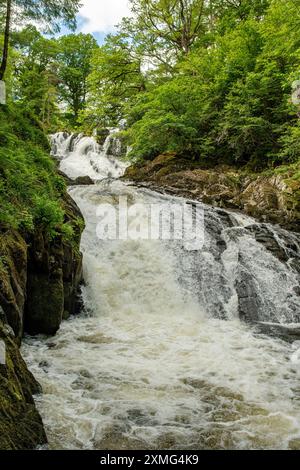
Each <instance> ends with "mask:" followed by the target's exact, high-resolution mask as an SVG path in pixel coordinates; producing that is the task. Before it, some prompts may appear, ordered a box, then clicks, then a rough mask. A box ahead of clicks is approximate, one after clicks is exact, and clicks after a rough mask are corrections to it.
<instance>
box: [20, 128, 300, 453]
mask: <svg viewBox="0 0 300 470" xmlns="http://www.w3.org/2000/svg"><path fill="white" fill-rule="evenodd" d="M67 140H68V143H66V141H67ZM53 142H54V153H56V154H57V155H59V156H60V159H61V169H62V170H63V171H65V172H66V173H67V174H68V176H70V177H72V178H74V177H77V176H80V175H86V174H89V175H90V176H91V177H92V178H94V179H95V180H100V179H101V177H102V181H98V183H97V184H96V185H92V186H76V187H72V188H71V189H70V194H71V196H72V197H73V198H74V200H75V201H76V202H77V204H78V205H79V207H80V208H81V210H82V212H83V215H84V217H85V220H86V230H85V232H84V234H83V238H82V251H83V254H84V275H85V287H84V288H83V299H84V304H85V312H84V313H83V314H82V315H80V316H78V317H73V318H71V319H70V320H68V321H66V322H64V323H63V325H62V327H61V330H60V331H59V333H58V334H57V336H56V337H55V338H52V339H46V338H43V337H38V338H27V339H26V341H25V344H24V346H23V354H24V356H25V358H26V360H27V362H28V364H29V366H30V367H31V370H32V372H33V373H34V375H35V376H36V377H37V379H38V380H39V381H40V383H41V384H42V386H43V390H44V394H43V395H42V396H40V397H38V398H37V404H38V407H39V410H40V412H41V414H42V416H43V419H44V422H45V425H46V429H47V432H48V438H49V443H50V447H51V448H59V449H61V448H64V449H139V448H143V449H150V448H151V449H153V448H158V449H164V448H167V449H170V448H176V449H178V448H186V449H202V448H225V449H228V448H237V449H238V448H241V449H253V448H255V449H260V448H265V449H268V448H298V449H299V448H300V385H299V384H300V383H299V372H300V359H299V356H300V355H299V347H300V342H299V341H294V342H285V341H282V340H280V339H278V338H274V337H271V336H267V335H265V334H261V333H259V332H258V331H257V330H256V329H255V328H254V327H253V326H251V325H250V324H246V323H243V322H241V321H240V319H239V316H243V315H245V317H246V318H247V319H248V320H249V316H251V315H254V318H253V320H258V321H269V322H270V321H271V322H298V321H299V318H300V298H299V296H298V295H297V289H296V288H297V285H298V284H299V275H298V274H297V271H296V270H294V269H293V266H292V261H293V256H294V257H296V256H297V255H298V250H299V245H297V244H298V238H297V237H296V236H294V235H293V234H287V233H286V232H284V231H281V230H279V229H275V228H272V227H270V226H267V225H262V226H260V225H259V224H255V222H254V221H253V220H251V219H249V218H247V217H244V216H239V215H237V214H233V213H228V212H226V211H221V210H217V209H213V208H209V207H207V206H203V208H204V210H205V221H206V230H205V244H204V247H203V248H202V250H199V251H186V250H185V249H184V246H183V244H182V242H180V241H169V242H167V241H163V240H156V241H155V240H144V241H141V240H140V241H133V240H124V241H122V240H115V241H108V240H107V241H103V240H102V241H101V240H99V239H98V238H97V236H96V225H97V222H98V219H97V217H96V210H97V207H98V205H99V204H101V203H105V202H110V203H112V204H117V202H118V196H119V195H122V196H124V195H127V198H128V201H129V202H130V204H134V203H136V202H144V203H151V202H161V201H166V200H167V201H174V200H176V201H177V200H178V198H173V197H170V196H165V195H160V194H157V193H154V192H152V191H150V190H145V189H141V188H140V189H138V188H135V187H132V186H130V185H126V184H125V183H123V182H121V181H118V180H112V179H111V178H110V179H103V178H104V177H105V176H106V177H107V176H112V175H113V176H115V177H117V176H119V174H121V173H122V171H121V169H123V171H124V168H125V167H124V166H123V165H124V164H122V162H120V161H117V162H116V163H118V165H119V166H118V168H119V170H118V171H116V173H112V174H110V171H111V170H110V164H108V163H107V162H105V161H104V159H105V158H107V157H106V154H107V151H108V150H106V153H105V152H104V151H103V149H100V150H99V148H98V147H96V144H95V142H94V141H93V139H90V138H85V137H83V136H78V137H77V138H74V137H70V136H67V135H64V136H63V137H62V135H61V134H59V135H57V136H54V137H53ZM106 145H107V147H106V149H108V144H107V142H106ZM116 160H117V159H116ZM110 161H111V160H110V159H109V162H110ZM95 162H96V165H97V166H96V168H97V169H98V171H96V170H95V169H94V165H95ZM99 175H100V176H99ZM272 230H273V231H275V232H276V237H277V242H278V246H279V247H280V249H281V250H282V252H284V253H287V258H289V261H287V262H282V261H280V260H279V259H278V258H277V257H275V256H274V255H273V254H272V252H271V251H270V249H268V250H267V249H266V246H265V245H264V244H263V243H261V242H260V241H257V239H256V238H258V236H257V233H258V232H259V236H260V237H262V235H261V233H260V232H261V231H263V236H265V231H267V232H268V233H270V231H272ZM285 237H288V242H285V241H284V240H285ZM282 256H283V255H282ZM224 319H226V321H224Z"/></svg>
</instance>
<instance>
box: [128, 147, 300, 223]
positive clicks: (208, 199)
mask: <svg viewBox="0 0 300 470" xmlns="http://www.w3.org/2000/svg"><path fill="white" fill-rule="evenodd" d="M299 174H300V169H299V166H297V165H293V166H289V167H287V166H284V167H278V168H276V169H274V170H272V171H265V172H261V173H254V172H250V171H248V170H245V169H238V168H234V167H230V166H226V165H219V166H216V167H213V168H211V167H210V168H205V167H203V166H202V167H201V165H200V164H197V163H195V162H191V161H190V160H187V159H184V158H179V157H178V156H177V155H176V154H174V153H166V154H163V155H160V156H158V157H157V158H155V159H154V160H153V161H150V162H144V163H138V164H135V165H132V166H130V167H129V168H128V169H127V171H126V173H125V176H124V178H125V179H128V180H131V181H134V182H136V183H139V184H144V183H145V184H146V186H147V187H151V188H152V189H154V190H157V191H161V190H164V191H166V192H167V193H169V194H173V195H178V196H183V197H187V198H189V199H195V200H198V201H202V202H204V203H205V204H209V205H212V206H214V207H222V208H227V209H230V210H237V211H241V212H243V213H245V214H246V215H249V216H251V217H254V218H256V219H257V220H258V221H261V222H270V223H272V224H279V225H280V226H282V227H283V228H285V229H287V230H291V231H295V232H299V231H300V177H299Z"/></svg>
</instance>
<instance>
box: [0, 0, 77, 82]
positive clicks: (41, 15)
mask: <svg viewBox="0 0 300 470" xmlns="http://www.w3.org/2000/svg"><path fill="white" fill-rule="evenodd" d="M5 3H6V14H5V31H4V45H3V52H2V61H1V66H0V80H3V79H4V75H5V72H6V68H7V60H8V48H9V41H10V34H11V22H12V14H13V13H15V15H17V17H19V18H21V19H33V20H38V21H41V22H42V24H43V26H44V28H45V29H47V28H48V29H50V28H53V29H54V30H56V31H57V30H59V23H60V22H61V21H63V22H64V23H65V24H67V25H68V26H69V27H71V28H75V14H76V12H77V11H78V8H79V4H80V0H6V2H5ZM14 7H15V11H13V10H14Z"/></svg>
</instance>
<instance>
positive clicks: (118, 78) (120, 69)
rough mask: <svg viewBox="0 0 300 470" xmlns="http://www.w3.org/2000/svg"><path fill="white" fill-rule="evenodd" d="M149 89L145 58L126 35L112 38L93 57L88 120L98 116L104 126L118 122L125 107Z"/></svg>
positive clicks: (109, 37)
mask: <svg viewBox="0 0 300 470" xmlns="http://www.w3.org/2000/svg"><path fill="white" fill-rule="evenodd" d="M145 87H146V84H145V76H144V74H143V73H142V62H141V57H140V56H139V54H138V52H137V51H136V49H135V47H134V45H133V44H132V43H131V42H130V40H129V38H128V37H126V35H124V34H122V33H120V34H116V35H109V36H108V37H107V38H106V41H105V44H104V45H103V46H101V47H100V48H99V49H97V50H96V51H95V52H94V55H93V58H92V70H91V74H90V76H89V90H90V97H89V105H90V108H89V109H88V110H87V113H86V117H89V118H90V117H91V115H93V114H95V113H96V114H97V119H98V121H102V122H103V124H107V123H114V124H116V123H118V121H119V120H120V119H121V118H122V117H123V112H122V110H123V107H124V106H125V105H126V103H128V102H129V101H130V99H131V98H134V97H135V96H136V95H137V94H138V93H140V92H143V91H145Z"/></svg>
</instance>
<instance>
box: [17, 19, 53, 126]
mask: <svg viewBox="0 0 300 470" xmlns="http://www.w3.org/2000/svg"><path fill="white" fill-rule="evenodd" d="M12 44H13V46H14V49H15V51H16V52H17V53H18V58H17V60H16V64H15V74H14V82H13V85H14V88H13V91H14V95H15V99H17V100H18V101H21V102H22V103H23V106H24V107H26V108H27V109H30V111H33V112H34V114H35V115H36V116H37V117H38V119H39V121H40V122H41V124H42V125H43V127H44V129H45V130H46V131H47V132H49V131H50V130H51V129H52V126H54V125H55V124H56V122H57V119H58V104H57V102H58V91H57V84H58V77H57V62H56V57H57V54H58V44H57V41H56V40H54V39H48V38H46V37H44V36H42V35H41V34H40V33H39V32H38V31H37V29H36V28H35V27H34V26H28V27H26V28H25V29H23V30H21V31H18V32H16V33H14V34H13V36H12Z"/></svg>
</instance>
